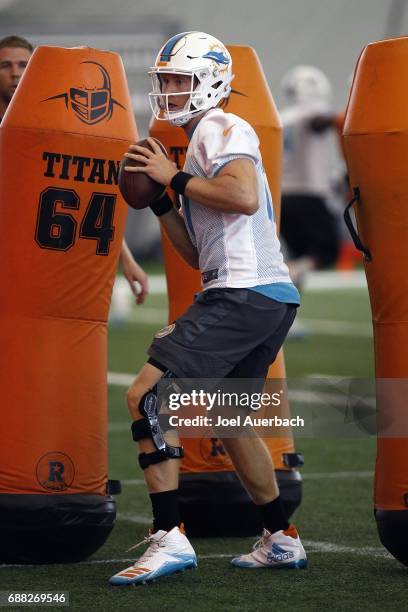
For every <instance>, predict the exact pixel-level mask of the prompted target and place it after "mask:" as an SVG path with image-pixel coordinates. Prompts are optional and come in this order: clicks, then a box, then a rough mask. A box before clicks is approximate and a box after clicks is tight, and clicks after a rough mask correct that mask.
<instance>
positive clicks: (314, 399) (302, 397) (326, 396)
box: [108, 372, 376, 432]
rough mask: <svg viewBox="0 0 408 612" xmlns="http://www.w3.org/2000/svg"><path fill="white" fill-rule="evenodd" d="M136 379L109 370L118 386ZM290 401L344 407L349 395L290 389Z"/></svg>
mask: <svg viewBox="0 0 408 612" xmlns="http://www.w3.org/2000/svg"><path fill="white" fill-rule="evenodd" d="M133 380H134V376H133V374H123V373H121V372H108V384H109V385H114V386H118V387H128V386H129V385H131V384H132V382H133ZM288 396H289V401H290V402H298V403H301V404H312V405H317V404H325V405H327V404H328V405H330V406H339V407H344V406H346V405H347V401H348V398H347V395H346V394H345V393H320V392H319V391H317V390H316V391H313V390H309V389H305V390H302V389H289V393H288ZM364 403H365V404H366V405H369V406H372V407H375V405H376V404H375V398H365V399H364ZM127 429H129V425H128V423H127V421H126V422H121V423H112V424H111V425H109V431H111V432H122V431H125V430H127Z"/></svg>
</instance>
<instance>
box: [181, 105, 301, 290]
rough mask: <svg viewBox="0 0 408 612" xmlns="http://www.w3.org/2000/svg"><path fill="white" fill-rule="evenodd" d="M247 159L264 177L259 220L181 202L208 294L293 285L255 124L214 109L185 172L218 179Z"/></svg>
mask: <svg viewBox="0 0 408 612" xmlns="http://www.w3.org/2000/svg"><path fill="white" fill-rule="evenodd" d="M242 157H244V158H247V159H250V160H251V161H253V163H254V164H255V169H256V174H257V177H258V195H259V208H258V210H257V212H256V213H255V214H254V215H243V214H237V213H225V212H220V211H217V210H214V209H211V208H208V207H206V206H204V205H202V204H199V203H198V202H194V201H193V200H191V199H189V198H187V197H184V198H181V202H182V214H183V217H184V221H185V223H186V227H187V230H188V233H189V235H190V238H191V240H192V242H193V244H194V245H195V246H196V247H197V250H198V253H199V265H200V270H201V275H202V284H203V288H204V289H209V288H214V287H236V288H250V287H256V286H258V285H268V284H271V283H282V282H283V283H290V282H291V280H290V277H289V273H288V268H287V266H286V264H285V263H284V261H283V257H282V254H281V252H280V244H279V240H278V238H277V234H276V224H275V219H274V213H273V205H272V197H271V193H270V190H269V186H268V181H267V179H266V174H265V170H264V168H263V165H262V158H261V154H260V151H259V140H258V137H257V135H256V133H255V131H254V130H253V128H252V127H251V126H250V125H249V123H247V122H246V121H244V120H243V119H241V118H240V117H238V116H237V115H233V114H232V113H224V111H223V110H221V109H219V108H215V109H212V110H210V111H209V112H208V113H207V114H206V115H204V117H203V118H202V119H201V121H200V122H199V123H198V125H197V126H196V129H195V131H194V133H193V135H192V138H191V141H190V144H189V147H188V150H187V153H186V162H185V165H184V170H185V172H189V173H190V174H193V175H195V176H201V177H203V178H213V177H215V176H216V175H217V173H218V172H219V171H220V170H221V168H223V166H225V164H227V163H228V162H230V161H232V160H234V159H239V158H242Z"/></svg>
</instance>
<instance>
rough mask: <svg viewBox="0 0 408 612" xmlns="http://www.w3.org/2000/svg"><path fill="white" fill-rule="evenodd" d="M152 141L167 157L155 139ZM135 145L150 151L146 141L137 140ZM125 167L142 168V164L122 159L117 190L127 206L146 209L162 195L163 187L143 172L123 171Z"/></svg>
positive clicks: (125, 158) (161, 145)
mask: <svg viewBox="0 0 408 612" xmlns="http://www.w3.org/2000/svg"><path fill="white" fill-rule="evenodd" d="M154 140H155V141H156V142H157V144H158V145H159V146H160V147H161V149H162V151H163V153H164V154H165V155H166V157H168V154H167V151H166V148H165V146H164V145H163V144H162V143H161V142H160V141H159V140H157V139H156V138H154ZM136 144H137V145H139V146H140V147H146V148H147V149H150V150H152V148H151V146H150V144H149V142H148V140H147V139H143V140H139V141H138V142H137V143H136ZM125 166H143V163H141V162H138V161H136V160H134V159H131V158H129V157H123V159H122V161H121V164H120V168H119V189H120V192H121V194H122V196H123V198H124V200H125V201H126V202H127V204H129V206H131V207H132V208H136V209H141V208H146V207H147V206H149V204H151V203H152V202H154V201H155V200H157V199H158V198H160V196H161V195H163V192H164V190H165V186H164V185H161V184H160V183H157V182H156V181H154V180H153V179H151V178H150V176H148V175H147V174H146V173H144V172H127V171H126V170H125V169H124V167H125Z"/></svg>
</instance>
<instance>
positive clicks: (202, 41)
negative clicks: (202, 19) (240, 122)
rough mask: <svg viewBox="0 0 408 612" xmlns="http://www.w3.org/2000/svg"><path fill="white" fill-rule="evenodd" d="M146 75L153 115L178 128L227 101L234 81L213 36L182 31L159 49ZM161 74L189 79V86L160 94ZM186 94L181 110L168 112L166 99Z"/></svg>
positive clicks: (225, 52) (226, 55)
mask: <svg viewBox="0 0 408 612" xmlns="http://www.w3.org/2000/svg"><path fill="white" fill-rule="evenodd" d="M149 74H150V76H151V78H152V83H153V90H152V91H151V92H150V93H149V100H150V105H151V107H152V111H153V114H154V116H155V117H156V119H163V120H166V121H169V123H171V124H172V125H178V126H180V125H184V124H186V123H188V121H190V120H191V119H192V118H193V117H194V116H196V115H198V114H199V113H202V112H204V111H207V110H208V109H210V108H214V107H215V106H217V105H218V103H219V102H220V100H222V99H223V98H228V96H229V95H230V92H231V86H230V83H231V81H232V79H233V75H232V60H231V55H230V54H229V52H228V50H227V48H226V47H225V46H224V45H223V44H222V42H220V41H219V40H217V39H216V38H214V36H210V35H209V34H204V33H203V32H183V33H182V34H177V35H176V36H173V37H172V38H170V40H168V41H167V42H166V44H165V45H164V46H163V47H162V48H161V49H160V51H159V54H158V56H157V58H156V62H155V65H154V66H153V67H152V68H151V69H150V70H149ZM162 74H171V75H175V74H178V75H184V76H189V77H190V81H189V82H190V86H189V88H188V89H187V90H186V91H183V92H178V93H170V94H167V93H162V82H161V78H160V75H162ZM186 94H188V96H189V97H188V100H187V102H186V103H185V105H184V107H183V108H182V109H181V110H180V109H179V110H177V111H171V110H170V109H169V96H181V95H182V96H185V95H186ZM173 100H174V98H173Z"/></svg>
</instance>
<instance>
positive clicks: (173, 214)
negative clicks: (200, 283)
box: [160, 209, 199, 269]
mask: <svg viewBox="0 0 408 612" xmlns="http://www.w3.org/2000/svg"><path fill="white" fill-rule="evenodd" d="M160 225H161V226H162V228H163V229H164V231H165V232H166V234H167V236H168V238H169V240H170V242H171V243H172V245H173V246H174V248H175V249H176V251H177V252H178V253H179V255H180V256H181V257H182V258H183V259H184V261H185V262H187V263H188V264H189V266H191V267H192V268H195V269H198V267H199V265H198V252H197V249H196V248H195V246H194V245H193V243H192V242H191V240H190V236H189V235H188V232H187V230H186V226H185V224H184V221H183V219H182V218H181V217H180V215H179V214H178V212H177V211H176V210H175V209H173V210H171V211H170V212H168V213H166V214H165V215H162V216H161V217H160Z"/></svg>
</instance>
